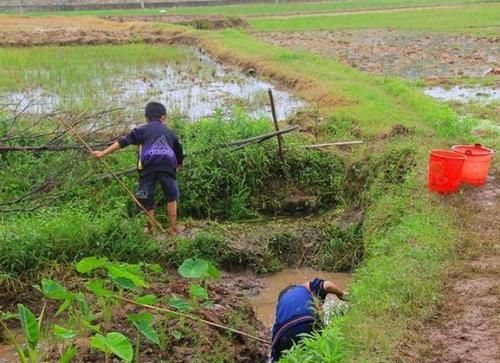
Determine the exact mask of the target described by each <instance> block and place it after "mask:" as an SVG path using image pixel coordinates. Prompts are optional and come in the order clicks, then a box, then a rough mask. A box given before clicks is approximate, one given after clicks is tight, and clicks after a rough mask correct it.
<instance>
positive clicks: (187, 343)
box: [0, 272, 270, 363]
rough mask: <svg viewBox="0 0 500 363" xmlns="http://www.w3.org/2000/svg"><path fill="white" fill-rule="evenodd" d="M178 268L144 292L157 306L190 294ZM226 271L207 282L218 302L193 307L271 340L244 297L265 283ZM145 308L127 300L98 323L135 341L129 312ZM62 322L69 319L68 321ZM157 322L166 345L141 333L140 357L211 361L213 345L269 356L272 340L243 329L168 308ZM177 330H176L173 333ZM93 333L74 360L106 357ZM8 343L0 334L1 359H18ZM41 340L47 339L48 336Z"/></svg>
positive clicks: (11, 306) (7, 306)
mask: <svg viewBox="0 0 500 363" xmlns="http://www.w3.org/2000/svg"><path fill="white" fill-rule="evenodd" d="M173 274H174V272H172V274H167V275H166V276H167V277H166V278H164V277H162V278H161V279H160V280H158V281H155V282H153V283H151V285H150V287H149V288H148V289H147V291H144V292H143V293H144V294H155V295H156V296H158V297H159V298H160V303H157V304H156V305H157V306H165V307H167V308H168V304H167V302H166V300H168V299H169V297H170V296H172V295H174V294H175V295H177V296H181V297H184V298H185V299H187V300H189V283H187V282H186V280H183V279H179V278H176V277H173ZM71 275H72V276H71V281H69V282H68V283H65V285H66V286H67V287H68V288H70V289H71V290H75V288H76V287H77V286H79V285H80V284H81V280H80V279H79V278H78V279H76V278H77V277H76V275H74V274H73V273H71ZM162 276H163V275H162ZM224 277H225V278H223V279H222V280H221V281H218V282H210V283H209V284H208V288H207V290H208V291H209V296H210V299H211V301H212V302H213V306H212V307H203V306H201V305H200V307H199V308H197V309H196V311H195V312H194V315H197V316H199V317H201V318H203V319H206V320H208V321H211V322H213V323H217V324H221V325H226V326H230V327H231V328H234V329H238V330H241V331H244V332H246V333H248V334H251V335H253V336H257V337H259V338H261V339H264V340H269V338H270V336H269V331H268V330H267V329H264V326H263V325H262V323H261V322H260V321H259V320H258V319H257V317H256V315H255V313H254V311H253V310H252V307H251V306H250V305H249V304H248V302H247V300H246V297H245V296H246V295H247V294H249V293H250V292H251V291H252V289H254V291H255V292H257V291H259V290H260V289H261V288H262V284H261V283H259V282H258V280H257V279H256V277H255V276H254V275H253V274H251V273H250V274H248V275H247V276H243V275H241V276H240V278H239V279H238V278H235V279H233V278H231V276H228V275H227V274H226V275H225V276H224ZM80 289H81V286H80ZM238 292H243V293H238ZM31 295H32V296H31V297H30V298H27V300H25V301H22V302H24V303H27V304H28V306H29V307H30V308H31V309H32V310H33V311H34V313H35V315H38V314H39V311H40V308H41V307H40V303H39V301H41V300H42V297H41V296H40V295H39V293H38V292H36V291H33V292H32V294H31ZM25 297H26V296H25ZM165 299H166V300H165ZM34 301H38V303H34ZM16 302H21V301H16ZM1 305H3V307H2V310H4V311H7V310H11V311H14V310H15V302H14V301H12V300H11V301H8V302H5V301H3V302H1V304H0V306H1ZM56 309H57V306H56V304H53V303H51V302H49V304H48V305H47V310H46V315H45V316H47V317H48V318H49V319H50V317H51V316H53V315H54V313H55V310H56ZM141 311H145V310H144V309H142V308H140V307H137V306H135V305H132V304H122V305H120V306H118V307H115V308H114V309H113V319H112V321H111V322H110V323H106V322H104V321H102V320H101V318H98V319H97V320H96V321H94V323H97V324H100V325H101V329H102V331H104V332H110V331H117V332H121V333H123V334H125V335H126V336H127V337H129V339H130V340H131V341H132V342H134V341H135V338H136V336H137V333H136V330H135V328H133V326H132V325H131V324H130V323H129V322H128V321H127V316H128V314H130V313H138V312H141ZM63 325H65V324H64V323H63ZM155 325H156V328H157V330H158V331H159V334H160V336H161V331H162V330H164V331H166V337H165V339H166V342H165V343H164V344H163V347H162V349H159V348H158V347H157V346H155V345H153V344H150V343H148V342H146V341H144V339H141V349H140V352H141V355H140V361H141V362H158V361H160V359H162V360H163V361H165V362H186V361H187V362H191V361H197V362H201V361H204V362H205V361H206V362H209V361H212V359H211V358H210V357H209V355H210V354H211V353H210V352H211V351H212V350H213V349H222V351H223V355H224V361H231V362H248V361H254V362H264V361H266V356H267V346H266V345H265V344H263V343H260V342H258V341H256V340H254V339H252V338H249V337H246V336H244V335H239V334H236V333H234V334H231V333H228V332H227V331H225V330H222V329H219V328H215V327H212V326H209V325H206V324H204V323H202V322H196V321H192V320H190V319H182V318H179V317H177V316H174V315H172V316H169V315H168V314H165V313H163V314H158V315H157V316H156V319H155ZM160 327H161V328H160ZM13 329H14V330H15V331H16V329H17V328H16V327H15V326H13ZM172 332H174V333H175V334H172ZM89 339H90V337H88V336H86V335H84V336H79V337H78V338H77V339H76V342H75V343H76V344H77V346H78V347H79V352H78V355H77V357H76V358H75V360H74V361H75V362H80V363H83V362H103V361H104V358H103V355H102V354H101V353H99V352H97V351H95V350H94V349H90V347H89ZM3 344H5V343H3ZM3 344H2V342H1V340H0V362H2V363H11V362H14V361H16V360H11V358H15V354H14V353H13V349H11V348H10V347H9V344H6V345H3ZM41 344H42V345H44V342H42V343H41ZM46 350H47V352H48V353H47V355H48V357H46V359H47V361H50V362H55V361H57V359H58V357H59V356H60V352H59V347H57V346H52V345H51V346H50V347H46ZM219 361H220V360H219Z"/></svg>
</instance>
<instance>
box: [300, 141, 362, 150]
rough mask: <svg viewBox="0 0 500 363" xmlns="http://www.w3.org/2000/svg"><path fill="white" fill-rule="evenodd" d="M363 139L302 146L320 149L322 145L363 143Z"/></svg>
mask: <svg viewBox="0 0 500 363" xmlns="http://www.w3.org/2000/svg"><path fill="white" fill-rule="evenodd" d="M363 143H364V141H363V140H355V141H339V142H328V143H325V144H315V145H303V146H301V147H303V148H305V149H319V148H322V147H328V146H343V145H356V144H363Z"/></svg>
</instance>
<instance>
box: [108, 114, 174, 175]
mask: <svg viewBox="0 0 500 363" xmlns="http://www.w3.org/2000/svg"><path fill="white" fill-rule="evenodd" d="M118 143H119V144H120V147H122V148H123V147H125V146H128V145H139V155H138V159H137V170H138V171H139V174H140V175H141V176H142V175H146V174H149V173H151V172H158V171H163V172H166V173H168V174H169V175H170V176H171V177H172V178H175V177H176V170H177V166H179V165H182V162H183V160H184V153H183V151H182V145H181V143H180V142H179V139H178V137H177V136H176V135H175V134H174V132H173V131H172V130H170V129H169V128H168V127H166V126H165V125H164V124H163V123H162V122H161V121H160V120H150V121H148V122H147V123H145V124H144V125H141V126H139V127H137V128H135V129H133V130H132V131H131V132H130V133H129V134H128V135H126V136H124V137H122V138H120V139H119V140H118Z"/></svg>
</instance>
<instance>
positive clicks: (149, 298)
mask: <svg viewBox="0 0 500 363" xmlns="http://www.w3.org/2000/svg"><path fill="white" fill-rule="evenodd" d="M157 301H158V298H157V297H156V295H152V294H149V295H144V296H139V297H138V298H137V299H135V302H136V303H138V304H144V305H154V304H156V302H157Z"/></svg>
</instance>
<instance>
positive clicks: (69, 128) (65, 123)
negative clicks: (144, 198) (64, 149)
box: [60, 119, 168, 234]
mask: <svg viewBox="0 0 500 363" xmlns="http://www.w3.org/2000/svg"><path fill="white" fill-rule="evenodd" d="M60 121H61V123H62V124H63V125H64V126H65V127H66V128H67V129H68V130H69V131H70V132H71V133H72V134H73V135H74V136H75V137H76V138H77V139H78V140H79V141H80V142H81V143H82V145H83V146H84V147H85V148H86V149H87V151H88V152H89V154H90V155H92V153H93V152H94V150H92V148H91V147H90V145H89V144H88V143H87V142H86V141H85V140H84V139H83V137H81V136H80V134H79V133H78V132H77V131H76V130H75V129H73V128H72V127H71V126H70V125H69V124H68V123H67V122H66V121H64V120H63V119H60ZM98 160H99V161H100V162H101V163H102V165H103V166H104V167H105V168H106V170H107V171H108V172H109V173H110V174H111V175H112V176H113V177H114V178H115V179H116V181H117V182H118V183H119V184H120V185H121V186H122V187H123V189H125V191H126V192H127V193H128V195H129V196H130V198H132V200H133V201H134V202H135V204H137V205H138V206H139V208H141V209H142V210H143V211H144V212H145V213H146V215H147V216H148V217H149V218H150V219H151V220H152V221H153V222H154V223H155V224H156V225H157V226H158V228H159V229H160V231H162V232H163V233H165V234H168V233H167V231H166V230H165V229H164V228H163V226H162V225H161V224H160V222H158V220H157V219H156V218H155V217H154V215H152V214H151V213H149V211H148V210H147V209H146V208H144V207H143V206H142V204H141V202H139V200H138V199H137V198H136V197H135V195H134V193H132V191H131V190H130V189H129V188H128V187H127V185H126V184H125V183H124V182H123V181H122V180H121V179H120V177H119V176H118V175H116V173H115V172H114V171H113V169H112V168H111V167H110V166H109V164H108V163H107V162H106V161H104V160H103V159H98Z"/></svg>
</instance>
